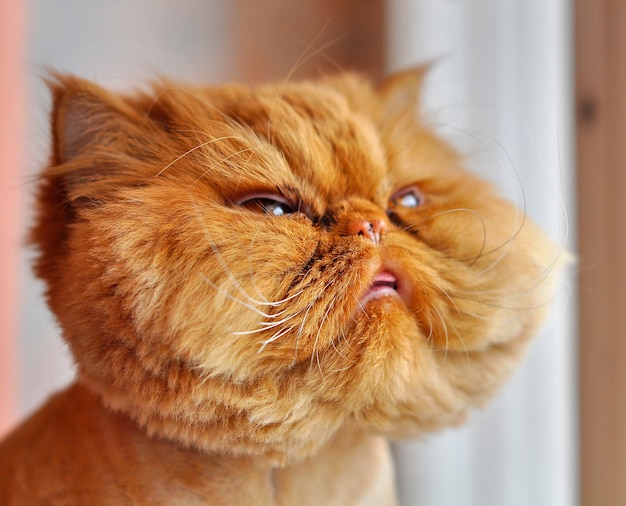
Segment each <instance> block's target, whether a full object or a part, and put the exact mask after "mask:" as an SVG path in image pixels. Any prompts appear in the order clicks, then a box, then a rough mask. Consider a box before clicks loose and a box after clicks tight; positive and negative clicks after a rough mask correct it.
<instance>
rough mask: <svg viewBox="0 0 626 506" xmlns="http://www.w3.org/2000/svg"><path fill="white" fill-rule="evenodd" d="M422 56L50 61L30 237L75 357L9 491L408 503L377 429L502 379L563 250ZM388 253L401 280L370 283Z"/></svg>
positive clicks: (37, 496) (1, 474)
mask: <svg viewBox="0 0 626 506" xmlns="http://www.w3.org/2000/svg"><path fill="white" fill-rule="evenodd" d="M420 79H421V72H420V71H412V72H405V73H402V74H398V75H396V76H392V77H390V78H388V79H387V80H386V81H385V82H384V83H383V84H381V85H380V86H379V87H378V88H377V89H374V88H372V87H371V86H370V85H369V84H368V83H366V82H365V81H364V80H362V79H361V78H359V77H357V76H355V75H351V74H345V75H340V76H336V77H328V78H324V79H320V80H318V81H315V82H313V81H311V82H298V83H280V84H277V85H268V86H263V87H258V88H247V87H243V86H235V85H229V86H223V87H213V88H208V87H205V88H201V87H192V86H183V85H180V84H176V83H173V82H164V81H163V82H156V83H154V84H153V86H152V88H151V90H150V91H147V92H138V93H136V94H133V95H119V94H114V93H111V92H108V91H105V90H103V89H102V88H100V87H98V86H97V85H94V84H92V83H89V82H86V81H83V80H80V79H77V78H74V77H71V76H57V77H55V78H54V79H53V80H52V82H51V88H52V92H53V96H54V107H53V113H52V132H53V154H52V160H51V163H50V165H49V166H48V167H47V168H46V169H45V170H44V171H43V174H42V177H41V183H40V187H39V194H38V197H39V199H38V203H39V209H38V219H37V222H36V225H35V227H34V229H33V235H32V237H33V242H34V244H36V245H37V247H38V249H39V252H40V254H39V257H38V259H37V262H36V265H35V270H36V273H37V275H38V276H39V277H41V278H42V279H43V280H45V282H46V283H47V293H46V296H47V300H48V304H49V306H50V308H51V309H52V311H53V312H54V313H55V314H56V316H57V318H58V321H59V323H60V325H61V328H62V329H63V337H64V339H65V340H66V342H67V343H68V345H69V346H70V349H71V351H72V353H73V356H74V358H75V361H76V364H77V368H78V378H77V382H76V384H75V385H73V386H71V387H70V388H69V389H68V390H66V391H64V392H62V393H60V394H58V395H57V396H56V397H54V398H53V399H52V400H51V401H50V402H49V403H48V404H47V405H46V406H44V407H43V408H42V409H41V410H40V411H39V412H38V413H36V414H35V415H33V417H32V418H31V419H29V420H28V421H27V422H25V424H24V425H23V426H22V427H20V428H19V429H18V430H17V431H16V432H15V433H14V434H13V435H11V436H9V438H8V439H7V440H6V441H5V442H4V443H3V444H2V445H1V446H0V490H1V491H2V492H0V502H2V504H86V503H91V504H124V503H129V504H229V505H231V504H268V505H269V504H308V503H306V502H305V501H307V500H308V501H310V504H394V498H393V490H392V486H391V484H392V473H391V467H390V465H389V455H388V452H387V449H386V446H385V444H384V443H383V440H382V439H381V438H380V435H384V436H390V437H405V436H412V435H419V434H420V433H423V432H425V431H432V430H437V429H440V428H442V427H446V426H449V425H453V424H457V423H460V422H461V421H462V420H463V418H464V416H465V415H466V413H467V411H468V410H469V409H470V408H472V407H474V406H480V405H482V404H483V403H484V402H485V401H486V400H488V399H489V398H490V397H491V396H493V395H494V393H495V392H496V391H497V390H498V389H499V388H500V386H501V385H502V383H503V381H504V380H505V379H506V378H507V377H508V375H509V374H510V373H511V371H512V369H513V368H514V366H515V365H516V364H517V363H518V361H519V360H520V358H521V356H522V354H523V351H524V349H525V346H526V344H527V342H528V341H529V339H530V338H531V336H532V335H533V333H534V332H535V331H536V329H537V326H538V325H539V324H540V322H541V320H542V319H543V316H544V315H545V312H546V310H547V302H548V301H549V299H550V294H551V286H552V281H553V279H554V272H555V269H553V267H554V265H552V263H553V258H554V254H555V251H556V250H555V246H553V245H552V243H551V242H550V241H549V240H547V239H546V238H545V237H544V236H543V234H542V233H541V232H539V231H538V229H537V228H536V227H535V226H534V225H532V224H531V223H530V222H529V221H528V220H527V219H524V216H523V215H522V213H521V212H520V211H518V210H516V209H515V208H514V207H513V206H511V205H510V204H509V203H507V202H505V201H504V200H501V199H500V198H498V197H497V196H496V195H495V193H494V191H493V189H492V188H491V187H490V186H489V185H488V184H487V183H485V182H483V181H481V180H479V179H477V178H476V177H474V176H472V175H470V174H468V173H467V172H465V171H464V170H463V168H462V161H461V160H460V158H459V157H458V156H457V154H456V153H455V152H454V151H453V150H452V149H451V148H450V147H449V146H447V145H446V144H445V143H444V142H443V141H441V140H440V139H438V138H437V137H436V136H435V135H434V134H433V133H432V132H431V131H429V130H428V129H427V128H426V127H425V126H423V125H422V124H421V123H420V122H419V120H418V119H416V118H415V117H414V116H415V115H414V113H415V110H416V107H417V103H418V98H419V86H418V84H419V81H420ZM412 185H414V186H415V187H417V188H419V190H418V192H419V193H420V196H422V197H423V201H422V202H419V205H417V206H412V205H404V204H398V201H397V199H396V200H394V195H397V192H398V190H401V189H404V188H413V187H414V186H412ZM259 198H262V199H267V198H270V199H273V201H278V204H279V205H283V204H284V205H285V206H290V207H287V210H288V213H287V214H285V215H283V216H273V215H271V214H269V213H264V212H263V205H265V204H264V202H266V201H267V200H264V201H260V200H258V199H259ZM292 211H293V212H292ZM373 223H375V224H377V226H380V230H381V232H380V240H378V239H377V240H374V239H370V238H369V237H370V236H369V235H368V234H369V232H368V229H367V228H364V227H367V226H371V224H373ZM377 230H378V229H377ZM372 237H373V236H372ZM381 271H384V272H391V273H393V275H394V276H395V277H397V286H396V287H395V288H396V289H397V294H398V295H397V296H394V295H393V294H391V295H387V296H383V297H380V298H373V299H372V300H369V299H365V298H363V297H364V294H366V293H368V290H369V289H370V287H371V286H372V283H373V282H374V281H375V280H376V279H377V273H380V272H381ZM362 302H363V303H362ZM2 494H4V495H2ZM251 498H254V500H252V499H251ZM368 500H369V502H367V501H368Z"/></svg>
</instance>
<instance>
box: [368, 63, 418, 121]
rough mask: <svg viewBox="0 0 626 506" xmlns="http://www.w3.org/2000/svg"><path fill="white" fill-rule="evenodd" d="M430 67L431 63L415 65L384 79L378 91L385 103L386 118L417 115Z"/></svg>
mask: <svg viewBox="0 0 626 506" xmlns="http://www.w3.org/2000/svg"><path fill="white" fill-rule="evenodd" d="M429 68H430V66H429V65H423V66H419V67H413V68H410V69H407V70H403V71H400V72H396V73H394V74H391V75H390V76H388V77H386V78H385V79H383V81H382V82H381V83H380V84H379V85H378V87H377V91H378V95H379V97H380V99H381V101H382V104H383V108H384V115H385V119H393V118H398V117H402V116H406V115H410V116H411V117H415V116H416V115H417V111H418V109H419V106H420V101H421V98H422V87H423V83H424V77H425V75H426V73H427V72H428V69H429Z"/></svg>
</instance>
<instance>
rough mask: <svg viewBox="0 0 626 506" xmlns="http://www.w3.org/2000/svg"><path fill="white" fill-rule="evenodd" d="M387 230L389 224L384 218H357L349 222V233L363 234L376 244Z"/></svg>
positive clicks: (347, 230) (347, 228) (347, 229)
mask: <svg viewBox="0 0 626 506" xmlns="http://www.w3.org/2000/svg"><path fill="white" fill-rule="evenodd" d="M386 231H387V224H386V223H385V222H384V221H383V220H378V219H377V220H371V221H370V220H363V219H355V220H352V221H350V222H349V223H348V225H347V227H346V232H347V233H348V235H362V236H364V237H365V238H367V239H369V240H370V241H372V242H373V243H374V244H379V243H380V237H381V235H382V234H383V233H385V232H386Z"/></svg>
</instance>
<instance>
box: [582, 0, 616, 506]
mask: <svg viewBox="0 0 626 506" xmlns="http://www.w3.org/2000/svg"><path fill="white" fill-rule="evenodd" d="M575 39H576V43H575V45H576V68H577V70H576V88H577V93H576V99H577V144H578V147H577V158H578V192H579V193H578V199H579V200H578V210H579V211H578V212H579V214H578V221H579V248H580V258H579V269H580V394H581V396H580V431H581V499H582V504H583V506H597V505H605V504H606V505H609V504H615V505H617V504H626V2H624V1H623V0H577V1H576V25H575Z"/></svg>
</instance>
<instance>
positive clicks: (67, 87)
mask: <svg viewBox="0 0 626 506" xmlns="http://www.w3.org/2000/svg"><path fill="white" fill-rule="evenodd" d="M47 82H48V86H49V87H50V90H51V92H52V101H53V104H52V115H51V127H52V145H53V161H54V164H62V163H65V162H68V161H70V160H72V159H73V158H75V157H76V156H78V155H79V154H80V153H81V152H84V151H85V150H87V149H89V148H90V147H93V146H96V145H99V146H112V145H115V144H118V145H119V144H123V143H124V139H128V138H129V137H128V136H129V134H131V133H132V132H133V131H136V130H137V129H138V128H139V124H140V123H141V122H142V117H141V115H140V114H139V113H138V111H136V110H135V109H133V107H131V106H130V105H129V104H128V103H127V102H126V101H124V100H123V99H122V98H121V97H119V96H118V95H116V94H114V93H111V92H108V91H106V90H105V89H104V88H102V87H100V86H98V85H96V84H94V83H92V82H90V81H86V80H84V79H80V78H77V77H74V76H68V75H58V74H57V75H53V76H52V77H51V78H49V79H48V80H47Z"/></svg>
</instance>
